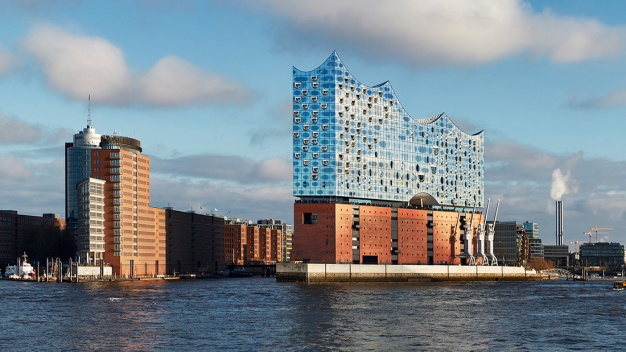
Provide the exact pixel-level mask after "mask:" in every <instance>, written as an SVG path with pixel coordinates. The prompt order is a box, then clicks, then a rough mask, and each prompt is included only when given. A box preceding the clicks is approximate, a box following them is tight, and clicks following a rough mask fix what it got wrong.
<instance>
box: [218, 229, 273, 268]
mask: <svg viewBox="0 0 626 352" xmlns="http://www.w3.org/2000/svg"><path fill="white" fill-rule="evenodd" d="M264 225H267V224H252V223H251V222H250V221H240V220H239V219H229V220H227V221H226V225H225V230H224V232H225V243H224V257H225V258H226V262H227V263H228V264H236V265H243V264H247V263H265V264H269V263H275V262H279V261H282V230H280V229H277V228H271V227H269V226H264Z"/></svg>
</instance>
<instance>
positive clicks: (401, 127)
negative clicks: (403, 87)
mask: <svg viewBox="0 0 626 352" xmlns="http://www.w3.org/2000/svg"><path fill="white" fill-rule="evenodd" d="M415 98H416V99H419V97H415ZM293 195H294V196H295V197H297V198H298V199H297V200H296V202H295V204H294V235H293V251H292V258H293V260H296V261H302V262H310V263H353V264H357V263H360V264H435V265H436V264H469V265H473V264H475V263H480V264H481V265H488V264H490V262H489V256H488V254H490V253H491V252H490V250H485V248H484V244H485V235H484V231H483V230H484V228H485V227H484V216H483V215H482V214H479V213H476V212H475V211H473V210H472V208H473V207H474V206H475V207H477V208H483V207H485V205H484V134H483V132H482V131H481V132H479V133H476V134H472V135H470V134H467V133H465V132H463V131H461V130H460V129H459V128H458V127H457V126H455V125H454V123H453V122H452V121H451V120H450V118H448V116H446V115H445V114H443V113H442V114H439V115H436V116H433V117H429V118H419V119H416V118H413V117H411V115H409V113H408V112H407V111H406V110H405V109H404V108H403V106H402V103H401V102H400V100H399V99H398V97H397V96H396V93H395V92H394V90H393V88H392V87H391V84H390V83H389V82H388V81H387V82H384V83H381V84H378V85H373V86H368V85H365V84H363V83H361V82H359V81H358V80H357V79H356V78H355V77H354V76H353V75H352V74H351V73H350V71H348V69H347V68H346V66H345V65H344V64H343V62H342V61H341V59H340V58H339V56H338V55H337V53H336V52H333V53H332V54H331V55H330V57H329V58H328V59H327V60H326V61H325V62H324V63H323V64H322V65H320V66H319V67H317V68H315V69H313V70H310V71H301V70H299V69H296V68H293ZM473 248H475V249H476V251H474V250H473ZM474 255H475V256H474Z"/></svg>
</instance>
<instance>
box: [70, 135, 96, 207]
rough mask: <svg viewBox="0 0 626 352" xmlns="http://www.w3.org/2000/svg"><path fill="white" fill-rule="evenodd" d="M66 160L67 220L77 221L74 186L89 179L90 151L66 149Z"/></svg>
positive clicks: (76, 196) (76, 197) (76, 199)
mask: <svg viewBox="0 0 626 352" xmlns="http://www.w3.org/2000/svg"><path fill="white" fill-rule="evenodd" d="M65 152H66V158H67V170H66V175H67V177H66V179H65V182H66V183H67V184H66V188H65V189H66V190H67V191H66V193H65V197H66V202H67V214H66V218H67V219H70V218H71V219H78V191H77V190H76V185H78V183H79V182H80V181H82V180H84V179H86V178H89V177H91V149H90V148H89V149H88V148H75V147H71V148H67V149H66V150H65Z"/></svg>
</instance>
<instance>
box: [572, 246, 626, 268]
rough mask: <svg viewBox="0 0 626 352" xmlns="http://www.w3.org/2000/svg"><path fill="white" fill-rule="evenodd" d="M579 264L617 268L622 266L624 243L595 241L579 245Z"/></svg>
mask: <svg viewBox="0 0 626 352" xmlns="http://www.w3.org/2000/svg"><path fill="white" fill-rule="evenodd" d="M580 264H581V265H583V266H602V267H610V268H617V267H623V266H624V245H622V244H619V243H613V242H612V243H609V242H596V243H585V244H581V245H580Z"/></svg>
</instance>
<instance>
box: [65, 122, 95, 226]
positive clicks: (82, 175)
mask: <svg viewBox="0 0 626 352" xmlns="http://www.w3.org/2000/svg"><path fill="white" fill-rule="evenodd" d="M101 137H102V136H101V135H99V134H97V133H96V130H95V129H94V128H93V127H92V126H91V121H89V123H88V125H87V128H84V129H83V130H82V131H79V132H78V133H77V134H75V135H74V142H73V143H67V144H66V145H65V168H66V169H65V219H67V222H68V229H69V230H70V232H72V231H74V224H75V222H76V220H77V219H78V198H77V197H78V193H77V190H76V186H77V185H78V183H79V182H80V181H82V180H84V179H86V178H89V177H91V149H94V148H95V149H100V140H101Z"/></svg>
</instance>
